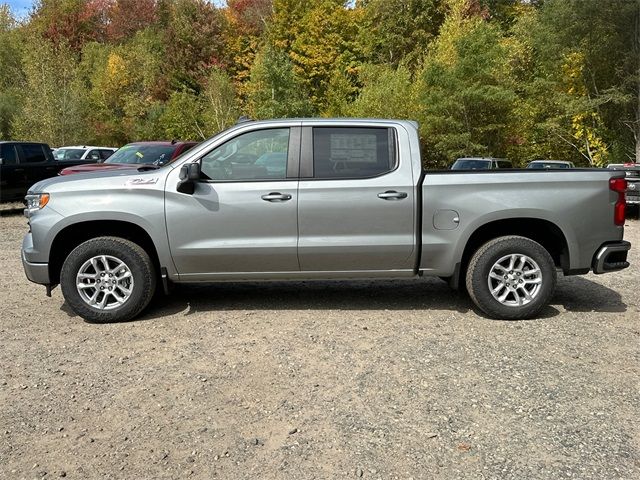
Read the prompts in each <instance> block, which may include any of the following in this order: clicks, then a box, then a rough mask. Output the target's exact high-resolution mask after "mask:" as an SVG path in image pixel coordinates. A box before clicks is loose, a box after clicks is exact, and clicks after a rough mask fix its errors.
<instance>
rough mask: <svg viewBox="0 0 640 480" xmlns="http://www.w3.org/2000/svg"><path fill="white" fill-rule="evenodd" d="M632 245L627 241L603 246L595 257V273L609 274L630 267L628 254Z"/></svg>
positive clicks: (593, 264)
mask: <svg viewBox="0 0 640 480" xmlns="http://www.w3.org/2000/svg"><path fill="white" fill-rule="evenodd" d="M630 248H631V244H630V243H629V242H627V241H625V240H621V241H619V242H611V243H607V244H604V245H602V246H601V247H600V248H599V249H598V251H597V252H596V254H595V255H594V256H593V263H592V267H593V273H609V272H616V271H618V270H623V269H625V268H627V267H628V266H629V262H627V253H628V252H629V249H630Z"/></svg>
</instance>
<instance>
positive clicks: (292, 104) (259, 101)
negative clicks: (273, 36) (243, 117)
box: [247, 46, 313, 118]
mask: <svg viewBox="0 0 640 480" xmlns="http://www.w3.org/2000/svg"><path fill="white" fill-rule="evenodd" d="M247 88H248V105H247V108H248V111H249V114H250V115H251V116H252V117H254V118H281V117H301V116H307V115H311V114H313V106H312V105H311V102H310V100H309V98H308V96H307V95H306V94H305V93H304V86H303V85H302V82H301V81H300V79H299V78H298V77H297V76H296V74H295V73H294V71H293V65H292V63H291V60H290V59H289V56H288V55H287V54H286V53H284V52H282V51H280V50H276V49H274V48H272V47H269V46H266V47H265V48H264V49H263V50H261V51H260V52H259V53H258V55H257V56H256V61H255V63H254V64H253V67H252V68H251V80H250V82H249V85H248V87H247Z"/></svg>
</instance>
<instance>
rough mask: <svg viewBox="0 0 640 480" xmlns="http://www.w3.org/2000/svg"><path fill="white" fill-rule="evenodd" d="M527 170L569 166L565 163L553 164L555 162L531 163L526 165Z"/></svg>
mask: <svg viewBox="0 0 640 480" xmlns="http://www.w3.org/2000/svg"><path fill="white" fill-rule="evenodd" d="M527 168H537V169H543V168H569V164H567V163H555V162H532V163H530V164H529V165H527Z"/></svg>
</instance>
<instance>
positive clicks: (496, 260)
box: [466, 236, 556, 320]
mask: <svg viewBox="0 0 640 480" xmlns="http://www.w3.org/2000/svg"><path fill="white" fill-rule="evenodd" d="M466 286H467V291H468V292H469V295H470V296H471V299H472V300H473V302H474V303H475V304H476V305H477V306H478V308H480V310H482V311H483V312H484V313H486V314H487V315H489V316H490V317H492V318H496V319H501V320H521V319H526V318H531V317H534V316H535V315H536V314H537V313H538V312H539V311H540V309H541V308H542V307H544V306H545V305H547V304H548V303H549V300H550V299H551V296H552V295H553V292H554V290H555V286H556V267H555V264H554V262H553V258H551V255H549V252H548V251H547V250H546V249H545V248H544V247H543V246H542V245H540V244H539V243H537V242H535V241H533V240H531V239H529V238H526V237H520V236H507V237H499V238H495V239H493V240H491V241H489V242H487V243H485V244H484V245H483V246H481V247H480V248H479V249H478V250H477V251H476V253H475V254H474V255H473V257H471V261H470V262H469V267H468V268H467V278H466Z"/></svg>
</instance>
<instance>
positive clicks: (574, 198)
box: [22, 119, 630, 322]
mask: <svg viewBox="0 0 640 480" xmlns="http://www.w3.org/2000/svg"><path fill="white" fill-rule="evenodd" d="M625 189H626V181H625V179H624V173H623V172H616V171H607V170H567V171H548V170H547V171H545V170H488V171H484V172H480V171H476V172H464V171H446V172H425V171H424V170H423V168H422V164H421V159H420V146H419V142H418V131H417V125H416V124H415V123H414V122H410V121H395V120H355V119H308V120H304V119H294V120H272V121H260V122H244V123H240V124H238V125H236V126H234V127H232V128H230V129H228V130H225V131H223V132H221V133H220V134H218V135H216V136H214V137H212V138H211V139H209V140H207V141H205V142H203V143H201V144H200V145H198V146H196V147H194V148H193V149H191V150H189V152H187V153H185V154H184V155H182V156H181V157H179V158H178V159H176V160H175V161H174V162H172V163H170V164H168V165H165V166H163V167H160V168H151V167H148V166H147V167H141V168H140V169H139V170H137V171H136V170H134V171H126V172H113V173H91V174H79V175H70V176H68V177H59V178H56V179H49V180H44V181H41V182H39V183H37V184H36V185H34V186H33V187H32V188H31V190H30V192H29V194H28V196H27V208H26V210H25V215H26V216H27V217H28V220H29V227H30V228H29V233H28V234H27V235H26V236H25V238H24V243H23V246H22V260H23V264H24V269H25V272H26V275H27V277H28V278H29V279H30V280H31V281H33V282H36V283H39V284H43V285H46V286H47V293H48V294H50V291H51V289H52V288H53V287H55V286H56V285H57V284H60V285H61V287H62V293H63V295H64V298H65V300H66V301H67V303H68V304H69V306H70V307H71V308H72V309H73V310H74V311H75V312H77V313H78V314H79V315H80V316H82V317H83V318H85V319H86V320H88V321H91V322H111V321H120V320H127V319H131V318H133V317H135V316H136V315H138V314H139V313H140V312H141V311H142V310H143V309H144V308H145V307H146V306H147V305H148V304H149V302H150V301H151V299H152V297H153V295H154V291H155V290H156V288H157V287H158V286H160V288H164V290H165V292H168V291H169V288H170V285H171V284H172V283H178V282H179V283H188V282H220V281H241V280H308V279H356V278H408V277H418V276H421V275H434V276H438V277H441V278H443V279H445V280H446V281H448V282H449V284H450V285H451V286H452V287H453V288H458V287H460V288H466V290H467V291H468V292H469V294H470V296H471V298H472V299H473V301H474V302H475V304H476V305H477V306H478V307H479V309H480V310H482V311H483V312H484V313H485V314H486V315H488V316H490V317H493V318H499V319H523V318H529V317H532V316H535V315H536V313H537V312H538V311H539V310H540V309H541V308H542V307H543V306H544V305H546V304H547V303H548V302H549V299H550V298H551V296H552V295H553V292H554V288H555V285H556V275H557V271H558V270H561V271H562V272H563V273H564V274H565V275H574V274H584V273H587V272H589V271H590V270H592V271H594V272H595V273H604V272H612V271H616V270H620V269H623V268H626V267H627V266H628V265H629V264H628V263H627V252H628V250H629V248H630V244H629V243H628V242H626V241H624V240H623V225H624V221H625V218H624V210H625V202H624V192H625Z"/></svg>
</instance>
